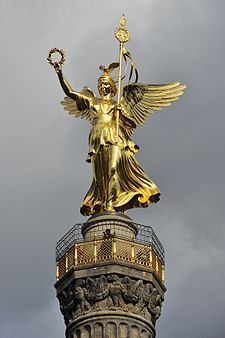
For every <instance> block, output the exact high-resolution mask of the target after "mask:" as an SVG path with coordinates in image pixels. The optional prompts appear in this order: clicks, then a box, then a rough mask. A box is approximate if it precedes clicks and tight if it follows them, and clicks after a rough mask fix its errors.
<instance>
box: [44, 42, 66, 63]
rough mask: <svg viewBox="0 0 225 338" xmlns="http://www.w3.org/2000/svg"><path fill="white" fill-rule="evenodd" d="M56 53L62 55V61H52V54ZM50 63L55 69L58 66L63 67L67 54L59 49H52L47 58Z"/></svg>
mask: <svg viewBox="0 0 225 338" xmlns="http://www.w3.org/2000/svg"><path fill="white" fill-rule="evenodd" d="M54 53H59V54H60V55H61V59H60V60H59V61H55V62H53V61H52V54H54ZM47 60H48V62H49V63H50V65H52V66H53V67H54V66H56V65H63V64H64V62H65V60H66V59H65V52H64V50H63V49H59V48H56V47H55V48H52V49H51V50H50V51H49V52H48V57H47Z"/></svg>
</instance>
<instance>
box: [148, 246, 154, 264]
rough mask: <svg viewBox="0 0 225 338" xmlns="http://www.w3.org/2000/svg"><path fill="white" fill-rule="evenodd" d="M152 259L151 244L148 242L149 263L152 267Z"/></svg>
mask: <svg viewBox="0 0 225 338" xmlns="http://www.w3.org/2000/svg"><path fill="white" fill-rule="evenodd" d="M152 263H153V260H152V245H151V244H150V246H149V265H150V267H151V268H152V266H153V264H152Z"/></svg>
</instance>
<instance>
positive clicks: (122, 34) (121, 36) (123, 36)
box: [115, 15, 130, 142]
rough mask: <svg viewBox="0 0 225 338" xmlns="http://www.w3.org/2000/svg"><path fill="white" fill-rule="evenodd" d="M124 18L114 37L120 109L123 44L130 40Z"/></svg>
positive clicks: (117, 131) (117, 130) (117, 136)
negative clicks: (118, 49) (116, 47)
mask: <svg viewBox="0 0 225 338" xmlns="http://www.w3.org/2000/svg"><path fill="white" fill-rule="evenodd" d="M125 26H126V18H125V16H124V15H123V16H122V18H121V19H120V27H119V28H116V29H115V37H116V38H117V40H118V41H119V42H120V54H119V73H118V93H117V108H120V97H121V80H122V60H123V44H124V43H125V42H127V41H129V40H130V32H129V31H128V30H127V29H126V28H125ZM119 114H120V111H119V109H117V111H116V142H118V138H119V117H120V116H119Z"/></svg>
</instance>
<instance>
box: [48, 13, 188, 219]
mask: <svg viewBox="0 0 225 338" xmlns="http://www.w3.org/2000/svg"><path fill="white" fill-rule="evenodd" d="M120 24H121V27H120V28H118V29H117V30H116V32H115V34H116V37H117V39H118V40H119V41H120V58H119V63H116V62H114V63H112V64H111V65H110V66H109V67H106V66H100V69H101V70H102V71H103V75H102V76H101V77H100V78H99V79H98V90H99V94H100V98H98V97H96V95H95V94H94V92H93V91H92V90H91V89H90V88H88V87H84V88H83V90H82V91H81V92H78V91H74V90H73V89H72V87H71V86H70V84H69V83H68V82H67V80H66V79H65V76H64V74H63V71H62V63H63V62H64V60H65V58H64V52H63V54H62V53H61V51H62V50H58V49H56V48H55V49H53V50H51V51H52V52H51V51H50V52H49V53H50V54H49V55H50V56H49V58H48V60H49V62H50V63H51V64H52V65H53V67H54V69H55V71H56V73H57V75H58V78H59V81H60V84H61V86H62V89H63V91H64V92H65V94H66V95H67V96H66V97H65V99H64V101H62V105H63V106H64V109H65V110H66V111H68V113H69V114H70V115H73V116H75V117H81V118H85V119H87V120H89V121H90V122H91V124H92V128H91V130H90V134H89V152H88V157H87V162H89V163H91V165H92V173H93V180H92V184H91V187H90V189H89V190H88V192H87V194H86V196H85V198H84V200H83V203H82V205H81V213H82V214H83V215H93V214H95V213H98V212H103V211H120V212H125V211H126V210H127V209H130V208H136V207H146V206H147V205H148V203H156V202H157V201H158V200H159V196H160V191H159V189H158V187H157V186H156V184H155V183H154V182H153V181H151V180H150V179H149V178H148V176H147V174H146V173H145V172H144V170H143V169H142V168H141V166H140V165H139V164H138V162H137V160H136V158H135V153H136V152H137V151H138V149H139V147H138V145H136V144H135V143H134V142H133V141H132V139H131V136H132V133H133V131H134V129H135V128H136V127H137V126H139V125H142V124H143V123H144V122H145V121H146V119H147V117H148V116H149V115H150V113H153V112H154V111H156V110H160V109H162V108H163V107H164V106H169V105H170V104H171V102H173V101H176V100H178V98H179V96H180V95H181V94H183V91H182V90H183V89H184V88H185V86H184V85H181V84H180V83H179V82H172V83H168V84H159V85H152V84H143V83H128V84H126V85H125V86H124V87H123V91H122V97H120V91H121V74H122V49H123V48H122V47H123V43H124V42H126V41H128V40H129V36H130V35H129V32H128V31H127V30H126V29H125V24H126V20H125V17H122V18H121V21H120ZM119 32H120V34H119ZM121 32H122V33H121ZM127 39H128V40H127ZM57 51H58V52H59V53H60V54H61V56H62V59H63V60H61V61H59V62H52V60H51V53H53V52H57ZM117 67H119V74H118V97H117V101H116V100H114V99H113V97H114V96H115V95H116V92H117V89H116V83H115V81H114V80H113V78H112V77H111V72H112V71H113V70H115V69H116V68H117Z"/></svg>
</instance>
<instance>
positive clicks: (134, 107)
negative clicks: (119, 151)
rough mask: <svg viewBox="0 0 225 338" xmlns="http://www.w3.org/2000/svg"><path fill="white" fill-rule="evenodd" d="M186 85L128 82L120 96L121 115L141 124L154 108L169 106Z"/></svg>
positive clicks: (177, 83)
mask: <svg viewBox="0 0 225 338" xmlns="http://www.w3.org/2000/svg"><path fill="white" fill-rule="evenodd" d="M185 88H186V86H185V85H182V84H181V83H180V82H171V83H167V84H157V85H154V84H143V83H130V84H127V85H125V86H124V87H123V96H122V98H121V102H120V103H121V108H122V115H124V116H125V117H126V118H128V119H129V120H130V121H132V122H133V123H134V125H135V127H136V126H138V125H143V124H144V123H145V121H146V119H147V117H148V116H149V114H151V113H153V112H154V111H156V110H161V109H162V108H163V107H165V106H170V105H171V102H173V101H177V100H178V99H179V96H180V95H182V94H183V89H185Z"/></svg>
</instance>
